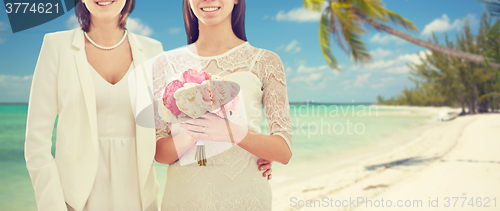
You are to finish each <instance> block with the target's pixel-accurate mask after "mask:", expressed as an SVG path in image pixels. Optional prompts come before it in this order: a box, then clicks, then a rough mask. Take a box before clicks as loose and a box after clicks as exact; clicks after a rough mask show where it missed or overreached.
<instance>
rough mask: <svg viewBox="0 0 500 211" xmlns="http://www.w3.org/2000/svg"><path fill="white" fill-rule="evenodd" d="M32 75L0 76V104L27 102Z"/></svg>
mask: <svg viewBox="0 0 500 211" xmlns="http://www.w3.org/2000/svg"><path fill="white" fill-rule="evenodd" d="M32 78H33V76H32V75H26V76H16V75H0V90H2V91H1V92H0V102H28V99H29V92H30V87H31V79H32Z"/></svg>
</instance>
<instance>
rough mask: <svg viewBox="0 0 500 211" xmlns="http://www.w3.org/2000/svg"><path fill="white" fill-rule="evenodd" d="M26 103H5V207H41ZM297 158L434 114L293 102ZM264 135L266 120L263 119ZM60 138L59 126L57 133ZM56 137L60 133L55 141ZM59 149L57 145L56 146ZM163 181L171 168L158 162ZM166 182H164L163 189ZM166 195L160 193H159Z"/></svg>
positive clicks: (367, 141) (352, 144)
mask: <svg viewBox="0 0 500 211" xmlns="http://www.w3.org/2000/svg"><path fill="white" fill-rule="evenodd" d="M27 109H28V106H27V105H0V184H1V185H0V210H23V211H30V210H36V203H35V197H34V192H33V188H32V186H31V180H30V177H29V174H28V171H27V170H26V164H25V160H24V138H25V131H26V116H27ZM290 113H291V119H292V126H293V130H292V140H293V141H292V143H293V157H292V159H291V161H290V163H289V164H288V165H287V166H281V165H274V166H273V168H276V169H278V171H277V172H275V173H273V175H275V176H276V174H277V173H279V169H281V168H293V166H294V165H298V164H301V163H305V162H311V161H314V160H319V159H323V158H326V157H328V156H332V155H342V154H345V153H349V152H353V151H355V150H359V149H362V148H370V147H384V145H386V143H384V140H385V139H386V138H387V137H389V136H391V135H393V134H395V133H398V132H400V131H403V130H406V129H408V128H412V127H416V126H418V125H422V124H424V123H425V122H426V121H428V120H429V119H430V118H431V117H430V116H426V115H418V114H414V113H412V112H411V111H406V110H402V109H379V108H378V107H370V105H291V106H290ZM261 129H262V132H263V133H264V134H269V131H268V125H267V122H266V121H265V120H264V119H263V120H262V121H261ZM53 134H54V135H53V137H55V131H54V133H53ZM52 141H53V142H55V138H53V140H52ZM52 151H53V152H54V149H52ZM157 166H158V168H157V177H158V179H159V181H160V184H164V181H165V175H166V172H165V170H166V167H165V165H157ZM162 191H163V187H160V194H161V192H162ZM160 199H161V198H160Z"/></svg>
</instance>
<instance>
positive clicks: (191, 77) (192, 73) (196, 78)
mask: <svg viewBox="0 0 500 211" xmlns="http://www.w3.org/2000/svg"><path fill="white" fill-rule="evenodd" d="M182 77H184V83H197V84H201V82H203V81H206V80H208V79H209V78H210V77H211V75H210V74H209V73H207V72H206V71H205V70H202V71H200V72H199V73H198V71H196V70H195V69H189V70H187V71H185V72H184V73H182Z"/></svg>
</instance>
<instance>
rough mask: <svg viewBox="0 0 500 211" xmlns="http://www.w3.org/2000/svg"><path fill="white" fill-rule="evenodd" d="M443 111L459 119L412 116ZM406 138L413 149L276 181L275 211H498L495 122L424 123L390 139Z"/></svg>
mask: <svg viewBox="0 0 500 211" xmlns="http://www.w3.org/2000/svg"><path fill="white" fill-rule="evenodd" d="M406 109H407V108H406ZM442 110H447V111H450V112H457V110H456V109H449V108H445V109H443V108H418V107H415V108H414V111H415V112H416V113H419V112H423V113H430V114H437V113H439V112H440V111H442ZM403 137H405V138H408V137H411V141H408V142H406V143H404V144H400V145H391V146H387V147H386V148H385V149H383V150H378V151H376V152H371V151H370V150H366V151H364V152H358V155H349V156H345V157H340V158H339V157H336V158H335V159H331V160H324V161H323V160H322V161H319V162H314V163H308V164H307V165H302V166H300V170H297V169H296V170H295V171H294V172H287V173H286V176H280V175H277V176H276V177H277V178H276V179H273V180H272V181H271V184H272V187H273V210H317V209H320V210H385V209H393V210H400V209H403V210H477V209H480V210H500V115H499V114H479V115H470V116H462V117H458V118H456V119H453V120H451V121H444V122H434V123H429V124H426V125H424V126H420V127H417V128H413V129H412V130H409V131H404V132H403V133H400V134H397V135H395V136H394V137H391V139H398V138H403ZM285 168H286V167H285ZM453 197H455V198H453ZM388 207H390V208H388ZM488 207H489V208H488ZM394 208H396V209H394Z"/></svg>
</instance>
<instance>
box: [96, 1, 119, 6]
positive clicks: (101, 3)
mask: <svg viewBox="0 0 500 211" xmlns="http://www.w3.org/2000/svg"><path fill="white" fill-rule="evenodd" d="M113 2H115V1H98V2H96V4H97V5H99V6H108V5H110V4H112V3H113Z"/></svg>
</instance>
